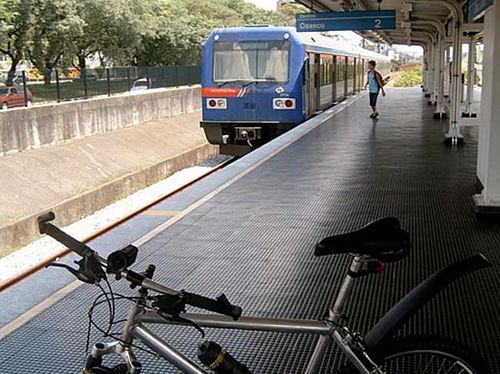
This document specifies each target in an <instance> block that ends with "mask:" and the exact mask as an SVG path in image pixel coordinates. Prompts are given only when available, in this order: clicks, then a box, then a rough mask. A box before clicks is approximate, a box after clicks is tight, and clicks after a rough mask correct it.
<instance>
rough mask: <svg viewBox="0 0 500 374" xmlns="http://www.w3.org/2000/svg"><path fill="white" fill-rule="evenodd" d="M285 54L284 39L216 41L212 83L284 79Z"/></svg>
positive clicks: (284, 80)
mask: <svg viewBox="0 0 500 374" xmlns="http://www.w3.org/2000/svg"><path fill="white" fill-rule="evenodd" d="M289 54H290V43H289V42H288V41H287V40H282V41H281V40H280V41H274V40H273V41H248V42H247V41H244V42H217V43H215V45H214V82H220V83H222V82H224V83H225V82H287V81H288V70H289V69H288V66H289Z"/></svg>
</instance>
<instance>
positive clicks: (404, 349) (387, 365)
mask: <svg viewBox="0 0 500 374" xmlns="http://www.w3.org/2000/svg"><path fill="white" fill-rule="evenodd" d="M377 356H378V357H380V359H379V360H378V362H379V363H380V368H381V369H382V371H383V372H384V373H386V374H396V373H397V374H489V373H490V372H489V370H488V368H487V367H486V366H485V364H484V361H483V360H482V359H481V358H480V357H479V356H478V355H477V354H475V353H474V352H473V351H472V350H471V349H470V348H468V347H465V346H463V345H462V344H460V343H458V342H456V341H454V340H450V339H443V338H438V337H410V338H406V339H397V340H394V341H392V342H389V343H388V345H384V347H383V349H382V351H381V352H380V353H379V354H378V355H377Z"/></svg>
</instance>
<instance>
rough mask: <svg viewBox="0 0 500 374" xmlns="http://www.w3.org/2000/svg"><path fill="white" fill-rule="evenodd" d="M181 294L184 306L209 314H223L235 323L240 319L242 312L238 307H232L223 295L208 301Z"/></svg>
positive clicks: (199, 297) (207, 299)
mask: <svg viewBox="0 0 500 374" xmlns="http://www.w3.org/2000/svg"><path fill="white" fill-rule="evenodd" d="M183 294H184V297H185V300H186V304H189V305H191V306H194V307H197V308H200V309H205V310H208V311H211V312H215V313H219V314H224V315H226V316H229V317H232V318H233V319H234V320H235V321H236V320H237V319H238V318H240V317H241V313H242V312H243V310H242V309H241V308H240V307H239V306H236V305H232V304H231V303H230V302H229V300H228V299H227V297H226V295H224V294H221V295H220V296H218V297H217V298H216V299H210V298H208V297H205V296H201V295H196V294H194V293H189V292H183Z"/></svg>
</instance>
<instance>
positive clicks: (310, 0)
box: [297, 0, 492, 45]
mask: <svg viewBox="0 0 500 374" xmlns="http://www.w3.org/2000/svg"><path fill="white" fill-rule="evenodd" d="M297 2H298V3H301V4H302V5H304V6H306V7H307V8H309V9H311V10H312V11H313V12H341V11H362V10H377V9H381V10H396V29H395V30H379V31H357V33H358V34H359V35H361V36H363V37H366V38H367V39H369V40H370V41H372V42H375V43H386V44H408V45H425V44H426V43H427V41H428V40H429V39H432V36H433V35H436V33H437V32H439V31H438V28H441V27H444V28H445V30H446V28H449V32H447V34H448V36H449V35H450V34H451V33H452V30H453V18H454V15H456V13H460V15H459V17H463V22H462V23H466V24H467V25H466V27H464V29H463V31H465V32H466V31H471V32H481V31H482V19H481V15H482V13H481V10H482V8H485V7H487V6H488V5H491V3H492V0H465V1H464V0H462V1H459V0H382V1H378V0H297ZM470 7H473V10H474V12H475V13H477V14H474V15H472V14H471V17H469V15H468V14H467V13H468V9H469V8H470ZM459 9H462V12H459ZM469 18H470V19H469ZM468 21H470V22H469V23H468ZM438 23H439V25H438Z"/></svg>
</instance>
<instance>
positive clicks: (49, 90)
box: [28, 79, 128, 103]
mask: <svg viewBox="0 0 500 374" xmlns="http://www.w3.org/2000/svg"><path fill="white" fill-rule="evenodd" d="M28 87H29V89H30V91H31V92H32V93H33V102H34V103H43V102H50V101H57V87H56V84H55V83H52V84H51V85H50V86H46V85H44V84H28ZM59 87H60V99H61V101H68V100H75V99H82V98H84V97H85V86H84V84H83V81H80V80H74V81H62V82H60V84H59ZM126 91H128V82H127V80H126V79H119V80H118V79H113V80H111V81H110V93H111V94H117V93H121V92H126ZM107 94H108V88H107V81H106V80H105V79H103V80H89V81H87V97H93V96H99V95H107Z"/></svg>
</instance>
